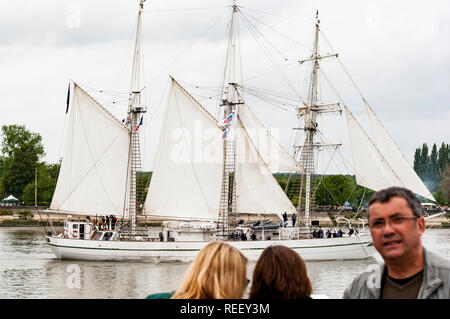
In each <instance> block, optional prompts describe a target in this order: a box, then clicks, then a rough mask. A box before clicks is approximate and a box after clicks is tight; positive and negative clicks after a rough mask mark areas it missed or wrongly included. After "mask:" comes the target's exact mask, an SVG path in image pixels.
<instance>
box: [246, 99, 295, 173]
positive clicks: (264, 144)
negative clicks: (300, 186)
mask: <svg viewBox="0 0 450 319" xmlns="http://www.w3.org/2000/svg"><path fill="white" fill-rule="evenodd" d="M239 118H240V119H241V121H242V125H243V126H244V127H245V130H246V132H247V134H248V136H249V137H250V139H251V140H252V142H253V144H254V145H255V146H256V147H257V149H258V152H259V154H260V155H261V157H262V159H263V160H264V161H265V163H266V164H267V166H268V167H269V168H270V171H271V172H272V173H278V172H302V171H303V169H302V166H301V165H300V164H299V163H298V162H297V161H296V160H295V159H293V158H292V157H291V156H290V155H289V153H288V152H287V151H286V150H285V149H284V148H283V147H282V146H281V145H280V144H279V143H278V142H277V141H276V140H275V138H274V137H273V136H272V134H271V133H270V132H269V131H268V130H267V129H266V128H265V127H264V125H263V124H262V123H261V122H260V121H259V119H258V118H257V117H256V115H255V114H254V113H253V112H252V110H251V109H250V108H249V107H248V106H247V104H242V105H241V106H240V107H239Z"/></svg>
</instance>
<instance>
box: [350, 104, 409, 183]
mask: <svg viewBox="0 0 450 319" xmlns="http://www.w3.org/2000/svg"><path fill="white" fill-rule="evenodd" d="M345 113H346V114H347V128H348V133H349V137H350V144H351V150H352V157H353V168H354V170H355V175H356V182H357V183H358V185H361V186H364V187H366V188H369V189H372V190H375V191H378V190H381V189H383V188H387V187H390V186H400V187H407V185H405V184H404V183H403V182H402V180H401V179H400V177H399V176H398V175H397V174H396V172H395V171H394V170H393V168H392V167H391V166H390V165H389V163H388V162H387V160H386V159H385V158H384V157H383V155H382V154H381V153H380V152H379V150H378V149H377V147H376V146H375V144H373V142H372V141H371V140H370V138H369V136H367V134H366V132H365V131H364V130H363V128H362V127H361V125H360V124H359V123H358V121H357V120H356V118H355V117H354V116H353V114H352V113H351V112H350V110H349V109H348V108H347V107H345Z"/></svg>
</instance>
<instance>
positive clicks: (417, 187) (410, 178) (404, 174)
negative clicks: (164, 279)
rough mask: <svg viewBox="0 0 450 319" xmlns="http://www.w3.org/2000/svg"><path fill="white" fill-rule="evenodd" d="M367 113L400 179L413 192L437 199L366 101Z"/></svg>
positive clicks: (377, 137)
mask: <svg viewBox="0 0 450 319" xmlns="http://www.w3.org/2000/svg"><path fill="white" fill-rule="evenodd" d="M365 105H366V110H367V114H368V115H369V120H370V124H371V127H372V132H373V135H374V140H375V144H376V145H377V147H378V149H379V150H380V152H381V154H383V156H384V158H385V159H386V160H387V161H388V163H389V165H390V166H391V167H392V169H393V170H394V171H395V172H396V174H397V176H398V177H399V179H400V180H401V181H402V183H403V184H404V185H406V187H407V188H408V189H410V190H411V191H412V192H414V193H416V194H418V195H420V196H422V197H425V198H427V199H430V200H432V201H436V200H435V199H434V197H433V195H432V194H431V193H430V191H429V190H428V189H427V188H426V186H425V185H424V184H423V182H422V180H421V179H420V177H419V176H418V175H417V174H416V172H415V171H414V169H413V168H412V167H411V165H409V163H408V161H407V160H406V159H405V157H404V156H403V154H402V153H401V152H400V150H399V149H398V147H397V145H396V144H395V142H394V141H393V140H392V138H391V137H390V136H389V133H388V132H387V131H386V129H385V128H384V126H383V124H382V123H381V122H380V120H379V119H378V117H377V116H376V114H375V112H374V111H373V110H372V108H371V107H370V106H369V105H368V104H367V103H365Z"/></svg>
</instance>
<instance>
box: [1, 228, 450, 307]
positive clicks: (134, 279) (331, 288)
mask: <svg viewBox="0 0 450 319" xmlns="http://www.w3.org/2000/svg"><path fill="white" fill-rule="evenodd" d="M423 242H424V245H425V246H426V247H427V248H428V249H430V250H432V251H435V252H436V253H438V254H440V255H442V256H445V257H446V258H450V245H448V243H449V242H450V230H445V229H437V230H436V229H434V230H429V231H427V232H426V233H425V234H424V236H423ZM378 260H380V258H379V257H377V259H366V260H345V261H343V260H341V261H321V262H306V266H307V268H308V273H309V275H310V277H311V280H312V283H313V290H314V292H313V293H314V294H320V295H327V296H328V297H330V298H341V297H342V293H343V291H344V290H345V288H346V287H347V286H348V285H349V283H350V282H351V280H352V279H353V277H354V276H355V275H357V274H359V273H360V272H362V271H364V270H365V269H367V267H368V266H369V265H371V264H374V263H376V262H377V261H378ZM189 265H190V264H188V263H161V264H153V263H138V262H88V261H61V260H58V259H56V258H55V257H54V255H53V254H52V252H51V250H50V248H49V247H48V246H47V243H46V240H45V237H44V232H43V230H42V229H41V228H0V298H88V299H104V298H108V299H110V298H144V297H145V296H147V295H148V294H151V293H158V292H168V291H172V290H175V289H176V288H178V286H179V284H180V283H181V281H182V279H183V276H184V274H185V272H186V271H187V269H188V267H189ZM254 267H255V262H250V263H249V265H248V278H252V273H253V269H254ZM248 292H249V288H247V291H246V295H245V296H247V295H248Z"/></svg>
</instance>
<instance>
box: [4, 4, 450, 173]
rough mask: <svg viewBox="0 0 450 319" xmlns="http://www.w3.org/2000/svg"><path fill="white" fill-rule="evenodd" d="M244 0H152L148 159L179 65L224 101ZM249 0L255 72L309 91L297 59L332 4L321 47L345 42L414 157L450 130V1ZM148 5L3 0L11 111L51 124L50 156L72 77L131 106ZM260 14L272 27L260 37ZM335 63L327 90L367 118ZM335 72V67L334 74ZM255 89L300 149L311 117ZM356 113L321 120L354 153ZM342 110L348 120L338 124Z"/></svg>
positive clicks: (251, 70)
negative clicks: (349, 133) (232, 27)
mask: <svg viewBox="0 0 450 319" xmlns="http://www.w3.org/2000/svg"><path fill="white" fill-rule="evenodd" d="M230 3H231V2H230V1H227V0H208V1H206V0H204V1H200V0H190V1H181V0H164V1H163V0H153V1H150V0H147V1H146V2H145V11H144V14H143V38H144V59H145V62H144V67H143V71H144V74H145V80H144V81H143V82H144V83H145V90H144V94H145V95H144V101H145V103H146V105H147V106H148V113H147V114H146V116H145V120H144V129H143V130H142V132H141V143H142V148H143V154H144V156H143V166H144V169H145V170H151V169H152V168H153V158H154V156H155V151H156V148H157V144H158V138H159V131H160V129H161V125H162V118H163V114H164V108H165V106H166V103H167V90H168V84H169V75H172V76H173V77H174V78H175V79H177V80H178V81H179V82H180V83H181V84H182V85H184V86H185V87H186V89H187V90H188V91H189V92H192V94H193V96H194V97H195V98H197V99H198V100H199V101H200V102H201V103H204V104H205V107H206V108H207V109H208V110H209V111H210V112H211V113H212V114H213V115H215V112H216V109H215V107H216V104H217V103H216V101H217V96H218V89H219V87H220V83H221V74H222V70H223V65H224V58H225V49H226V41H227V24H228V22H229V10H230V9H229V5H230ZM237 4H238V5H239V6H241V10H242V12H243V13H244V14H245V17H246V19H247V20H245V19H243V18H241V20H239V22H238V26H239V43H240V45H239V46H238V47H239V50H238V51H239V52H238V56H239V57H240V58H239V59H238V62H237V63H236V69H237V72H236V73H237V74H238V75H239V76H238V77H239V78H240V79H241V80H242V83H243V85H244V86H250V87H254V88H261V89H262V88H264V89H266V90H271V92H277V93H278V94H283V95H289V96H297V97H300V99H301V98H304V97H305V92H306V91H305V89H306V83H307V79H308V77H309V72H310V69H309V68H308V66H306V64H305V65H302V66H301V65H299V64H298V63H296V61H298V60H300V59H307V58H308V57H309V56H310V54H311V52H310V49H311V47H312V41H313V32H314V20H315V11H316V10H319V16H320V26H321V31H323V34H324V35H325V36H326V40H327V41H328V42H329V44H331V47H330V46H328V45H327V44H326V42H324V41H323V40H324V38H320V40H321V41H322V42H320V43H321V44H320V50H321V53H322V54H325V53H329V52H332V50H333V51H334V52H338V53H339V59H340V61H341V62H342V63H343V65H344V66H345V69H346V70H348V72H349V73H350V75H351V77H352V79H353V80H354V81H355V83H356V84H357V87H358V89H359V90H360V92H362V94H363V96H364V97H365V99H366V100H367V101H368V102H369V103H370V105H371V106H372V108H373V109H374V110H375V112H376V113H377V115H378V117H379V118H380V119H381V121H382V122H383V124H384V126H385V127H386V129H387V130H388V132H389V133H390V134H391V136H392V138H393V139H394V141H395V142H396V144H397V145H398V147H399V148H400V150H401V151H402V152H403V154H404V155H405V157H406V158H407V160H408V161H409V162H410V163H411V164H412V162H413V155H414V151H415V149H416V148H417V147H419V146H420V145H422V143H427V144H428V145H429V147H430V148H431V145H432V144H433V143H437V144H438V146H440V144H441V143H442V142H445V143H450V105H449V101H450V99H449V97H450V90H449V89H450V50H449V49H450V43H449V41H448V39H449V38H450V19H449V15H450V10H449V9H450V3H449V2H448V1H445V0H434V1H429V2H426V1H414V0H413V1H411V0H398V1H384V0H377V1H360V0H345V1H334V0H322V1H319V0H315V1H309V0H304V1H297V0H280V1H269V0H258V1H256V0H247V1H244V0H242V1H237ZM137 8H138V1H137V0H135V1H130V0H127V1H125V0H109V1H106V0H105V1H104V0H96V1H87V0H83V1H74V0H71V1H66V0H59V1H56V0H53V1H50V0H40V1H31V0H23V1H12V0H11V1H9V0H0V101H1V102H0V114H1V117H0V125H10V124H21V125H25V126H26V128H27V129H29V130H31V131H32V132H36V133H39V134H40V135H41V136H42V139H43V144H44V147H45V151H46V155H45V157H44V160H45V161H47V162H49V163H55V162H57V161H58V159H59V158H60V157H61V156H62V150H63V135H64V130H65V127H66V114H65V108H66V105H65V103H66V96H67V86H68V83H69V81H70V80H73V81H75V82H77V83H79V84H80V85H81V86H82V87H85V88H86V89H87V90H88V92H89V93H91V94H92V95H94V96H95V97H96V98H98V100H99V102H100V103H102V104H103V105H104V106H105V107H107V108H108V109H109V110H110V111H111V112H112V113H113V114H114V115H116V116H117V117H118V118H119V119H121V118H123V117H124V116H125V113H126V109H127V105H126V100H127V92H128V91H129V87H130V77H131V74H130V73H131V60H132V53H133V42H134V36H135V35H134V32H135V28H136V19H137ZM246 21H247V22H246ZM248 21H251V23H252V24H251V25H255V26H257V27H258V30H260V31H258V32H260V33H257V35H256V37H257V39H256V40H255V37H254V36H252V35H254V34H255V33H254V31H252V30H253V29H251V28H250V29H249V27H248V26H249V22H248ZM271 37H273V40H270V41H271V42H269V40H267V39H269V38H271ZM266 40H267V41H266ZM262 47H263V48H265V49H264V50H265V51H264V50H261V48H262ZM264 52H266V53H264ZM267 52H269V53H270V54H268V53H267ZM274 66H283V67H282V68H281V70H282V71H274V72H268V71H269V70H270V69H274ZM321 70H323V72H325V74H326V78H325V77H324V76H322V78H321V80H322V82H324V84H321V86H320V93H321V96H322V98H323V101H330V102H331V101H337V100H340V101H341V103H342V102H344V103H345V105H347V106H348V107H349V108H350V110H351V111H352V112H353V113H354V114H355V115H356V116H357V118H358V119H360V121H361V123H362V124H367V119H366V118H367V117H366V116H365V115H364V113H363V110H364V106H363V104H362V102H361V98H360V96H359V94H358V91H357V90H356V89H355V88H354V87H352V85H351V82H350V81H349V80H348V78H347V77H346V73H345V71H344V70H343V69H342V68H341V67H340V66H339V64H338V63H337V61H336V59H333V58H329V59H327V60H326V61H325V60H324V61H323V66H322V68H321ZM282 75H286V77H289V81H285V80H284V78H283V76H282ZM328 78H330V79H333V81H331V80H330V83H333V84H332V85H329V84H328V80H327V79H328ZM324 80H325V81H324ZM196 86H198V87H199V88H196ZM333 88H334V89H333ZM335 89H336V90H337V91H338V92H340V93H338V94H336V93H335V92H334V91H335ZM96 90H105V91H108V92H109V94H107V95H105V94H98V92H97V91H96ZM244 97H245V98H246V101H247V103H248V104H249V106H250V107H252V109H253V110H254V112H255V113H256V114H257V115H258V116H259V117H260V119H261V121H262V122H263V123H264V124H265V125H266V127H268V128H269V129H270V130H271V131H273V132H275V133H276V135H277V136H278V137H279V139H280V143H281V144H282V145H283V146H284V147H285V148H286V149H287V150H289V151H292V149H293V148H292V146H293V144H295V143H297V141H296V139H295V131H294V130H293V129H292V127H294V126H298V125H299V124H298V123H297V122H296V116H295V112H294V110H293V108H292V107H289V106H286V107H285V108H280V107H277V106H274V105H273V104H270V103H267V102H264V101H261V100H258V99H255V98H254V97H253V96H251V95H249V94H247V93H245V92H244ZM113 101H114V102H115V103H112V102H113ZM344 119H345V117H344V116H342V117H341V119H339V116H337V115H335V116H333V115H330V117H327V118H325V117H324V119H321V120H320V121H319V124H320V127H325V126H327V128H329V132H328V136H329V138H328V139H327V140H328V141H329V142H342V144H343V146H342V152H343V155H344V156H345V157H347V158H348V157H350V158H351V155H350V154H349V152H348V150H346V149H345V147H344V146H345V144H346V143H347V142H348V137H346V135H345V134H344V131H345V123H344V124H342V123H343V122H345V121H343V120H344ZM332 120H333V121H334V120H338V121H337V122H339V121H340V124H328V123H329V122H330V123H331V121H332ZM335 122H336V121H335ZM333 123H334V122H333ZM324 131H325V129H324ZM319 166H320V165H319ZM322 166H324V167H325V166H327V164H326V163H323V164H322ZM341 169H343V170H345V168H341Z"/></svg>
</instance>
